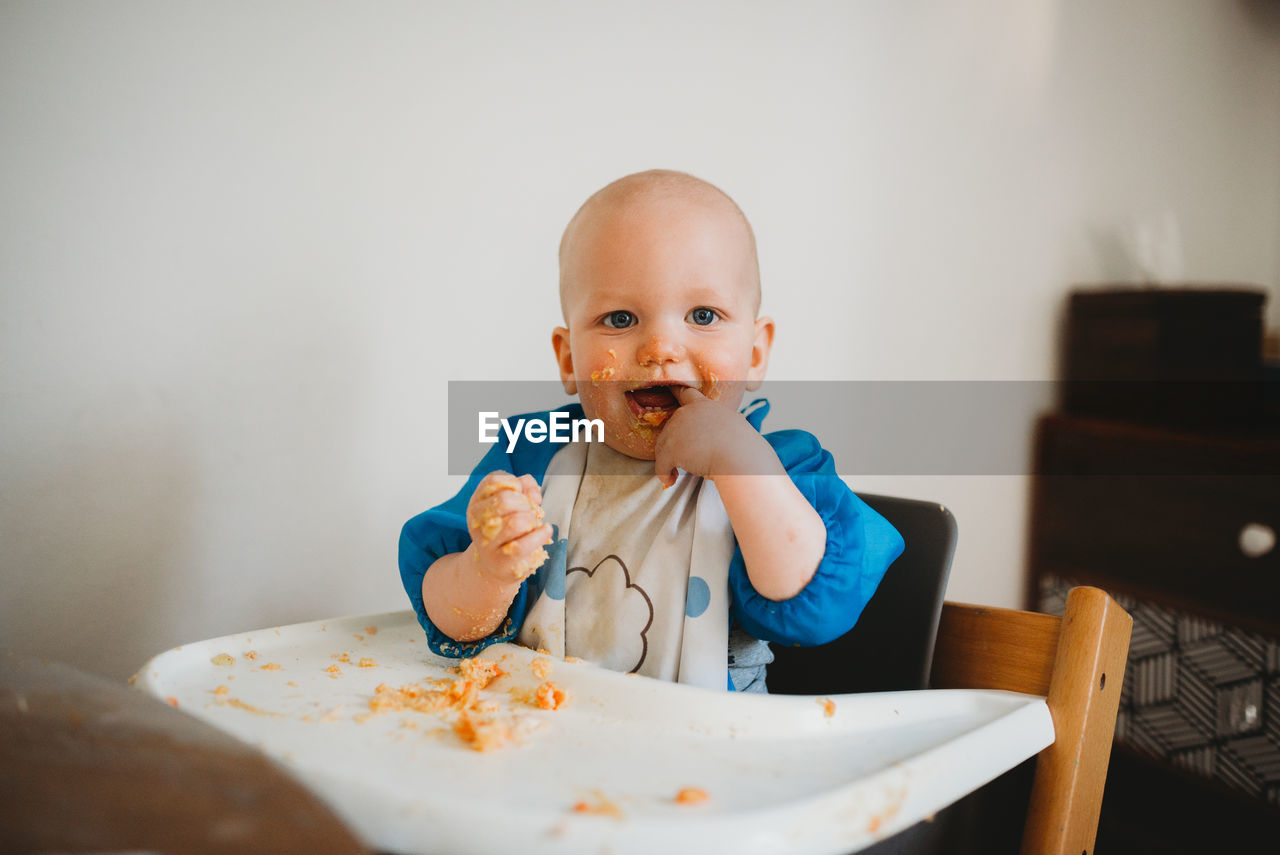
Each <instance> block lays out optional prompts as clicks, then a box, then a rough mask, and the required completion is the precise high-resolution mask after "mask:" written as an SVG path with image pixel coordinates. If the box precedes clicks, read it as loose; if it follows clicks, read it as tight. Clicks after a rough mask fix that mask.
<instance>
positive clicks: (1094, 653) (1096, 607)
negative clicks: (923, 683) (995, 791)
mask: <svg viewBox="0 0 1280 855" xmlns="http://www.w3.org/2000/svg"><path fill="white" fill-rule="evenodd" d="M1132 626H1133V620H1132V618H1130V617H1129V615H1128V613H1126V612H1125V611H1124V609H1122V608H1120V606H1119V604H1117V603H1116V601H1115V600H1113V599H1112V598H1111V597H1110V596H1108V595H1107V593H1106V592H1105V591H1102V590H1101V589H1099V588H1089V587H1079V588H1073V589H1072V590H1071V591H1070V592H1069V593H1068V595H1067V605H1066V610H1065V612H1064V613H1063V616H1062V617H1060V618H1059V617H1055V616H1053V615H1044V614H1038V613H1035V612H1024V611H1018V610H1015V609H999V608H988V607H985V606H973V605H964V604H960V603H950V602H948V603H946V604H944V605H943V608H942V617H941V619H940V621H939V624H938V639H937V644H936V646H935V649H934V658H933V671H932V677H931V682H932V685H933V686H934V688H939V689H1003V690H1008V691H1014V692H1027V693H1030V694H1036V695H1046V696H1047V697H1048V703H1049V711H1050V713H1051V714H1052V716H1053V726H1054V732H1055V739H1054V742H1053V744H1052V745H1050V746H1049V747H1048V748H1046V749H1044V750H1043V751H1041V752H1040V754H1039V755H1037V758H1036V771H1035V781H1034V783H1033V784H1032V788H1031V800H1030V804H1029V805H1028V808H1027V819H1026V825H1025V827H1024V829H1023V834H1022V853H1023V855H1076V853H1083V855H1090V853H1092V852H1093V845H1094V839H1095V838H1096V836H1097V833H1098V815H1099V813H1100V811H1101V808H1102V791H1103V785H1104V784H1105V783H1106V778H1107V764H1108V763H1109V761H1110V759H1111V740H1112V736H1113V735H1114V732H1115V723H1116V712H1117V710H1118V709H1119V706H1120V687H1121V686H1122V685H1123V684H1124V668H1125V662H1126V661H1127V659H1128V654H1129V632H1130V629H1131V628H1132Z"/></svg>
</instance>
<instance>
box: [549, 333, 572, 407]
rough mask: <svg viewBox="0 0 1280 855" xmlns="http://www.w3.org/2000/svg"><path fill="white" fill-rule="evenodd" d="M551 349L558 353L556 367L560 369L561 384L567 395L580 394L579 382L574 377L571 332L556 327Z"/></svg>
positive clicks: (552, 336) (552, 335)
mask: <svg viewBox="0 0 1280 855" xmlns="http://www.w3.org/2000/svg"><path fill="white" fill-rule="evenodd" d="M551 347H552V348H554V349H555V352H556V366H557V367H558V368H559V369H560V382H561V383H563V384H564V393H565V394H566V395H576V394H578V381H577V380H575V379H574V377H573V353H572V352H571V351H570V350H569V331H568V330H567V329H565V328H564V327H556V328H555V329H554V330H552V331H551Z"/></svg>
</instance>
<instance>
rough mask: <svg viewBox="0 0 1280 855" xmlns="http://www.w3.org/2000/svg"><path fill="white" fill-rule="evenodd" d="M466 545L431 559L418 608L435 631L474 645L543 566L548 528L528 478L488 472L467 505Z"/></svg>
mask: <svg viewBox="0 0 1280 855" xmlns="http://www.w3.org/2000/svg"><path fill="white" fill-rule="evenodd" d="M467 530H468V531H469V532H470V534H471V545H470V546H468V547H467V548H466V549H465V550H464V551H462V552H454V553H450V554H448V555H444V556H441V557H440V558H439V559H437V560H436V561H435V562H434V563H433V564H432V565H431V567H430V568H428V569H427V572H426V574H425V575H424V576H423V577H422V602H423V606H424V607H425V609H426V612H427V617H429V618H430V619H431V622H432V623H433V624H435V626H436V628H437V629H439V630H440V631H441V632H443V633H444V634H445V635H447V636H449V637H450V638H452V639H453V640H454V641H475V640H476V639H480V638H484V637H485V636H487V635H489V634H490V633H492V632H493V631H494V630H495V629H497V628H498V626H499V625H500V624H501V623H502V620H503V618H505V617H506V614H507V610H508V609H509V608H510V607H511V602H512V600H513V599H514V598H515V596H516V593H517V592H518V591H519V590H520V585H521V583H523V581H524V580H525V578H526V577H527V576H529V575H530V574H531V573H533V572H534V571H535V570H537V569H538V567H539V566H541V564H542V562H543V561H545V560H546V557H547V553H546V551H545V550H544V549H543V548H542V547H543V546H545V545H546V544H548V543H550V542H551V527H550V526H548V525H543V524H542V490H541V488H539V486H538V483H537V482H536V481H534V479H533V478H532V477H530V476H528V475H524V476H521V477H520V478H517V477H516V476H514V475H512V474H511V473H509V472H490V473H489V474H488V475H486V476H485V478H484V480H482V481H481V482H480V484H479V485H478V486H477V487H476V491H475V493H474V494H472V496H471V501H470V503H469V504H468V505H467Z"/></svg>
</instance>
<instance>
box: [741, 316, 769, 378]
mask: <svg viewBox="0 0 1280 855" xmlns="http://www.w3.org/2000/svg"><path fill="white" fill-rule="evenodd" d="M772 349H773V318H760V319H758V320H757V321H756V337H755V341H753V342H752V343H751V365H750V366H749V367H748V368H747V391H750V392H754V391H755V390H756V389H759V388H760V384H761V383H763V382H764V375H765V372H766V371H767V370H768V368H769V351H770V350H772Z"/></svg>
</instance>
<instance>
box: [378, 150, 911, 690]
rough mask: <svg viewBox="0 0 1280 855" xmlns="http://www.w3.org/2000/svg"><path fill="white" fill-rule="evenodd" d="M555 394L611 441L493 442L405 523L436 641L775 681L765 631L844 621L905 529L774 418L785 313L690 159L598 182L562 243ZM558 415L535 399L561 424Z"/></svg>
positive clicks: (814, 631)
mask: <svg viewBox="0 0 1280 855" xmlns="http://www.w3.org/2000/svg"><path fill="white" fill-rule="evenodd" d="M560 303H561V308H562V310H563V313H564V320H565V324H566V326H564V327H559V328H557V329H556V330H555V331H554V332H553V333H552V337H551V339H552V345H553V347H554V349H555V356H556V362H557V365H558V367H559V370H560V379H561V382H562V383H563V384H564V389H565V392H566V393H568V394H570V395H574V394H577V395H578V396H579V397H580V399H581V405H580V406H577V405H570V406H568V407H563V408H561V409H560V410H559V412H565V413H568V414H569V415H570V416H571V417H572V418H582V417H584V416H585V417H586V418H588V419H599V420H600V421H601V422H603V424H604V437H603V439H604V441H603V443H601V442H576V443H572V444H567V445H558V446H557V445H552V444H550V443H536V444H535V443H531V442H527V441H525V442H520V443H517V444H516V446H515V447H514V448H513V449H511V450H510V451H509V452H508V451H507V446H506V445H505V444H504V443H499V444H497V445H495V446H494V447H493V449H492V450H491V451H490V452H489V453H488V454H487V455H485V457H484V459H483V460H482V461H481V462H480V464H479V466H478V467H477V468H476V469H475V471H474V472H473V473H472V476H471V478H470V479H469V480H468V482H467V484H466V486H465V487H463V489H462V491H461V492H459V493H458V495H456V496H455V497H454V498H453V499H451V500H449V501H448V502H445V503H444V504H442V505H440V506H438V507H436V508H433V509H431V510H429V511H426V512H425V513H422V514H419V515H418V516H416V517H414V518H413V519H411V520H410V521H409V522H408V523H407V524H406V525H405V527H404V530H403V532H402V534H401V539H400V568H401V576H402V578H403V581H404V584H405V587H406V590H407V591H408V593H409V596H410V599H411V600H412V601H413V604H414V607H415V608H416V610H417V612H418V616H419V620H420V622H421V623H422V625H423V627H424V629H425V630H426V632H427V636H428V641H429V643H430V646H431V648H432V650H434V651H435V652H437V653H440V654H443V655H447V656H471V655H474V654H475V653H476V652H478V651H479V650H481V649H483V648H484V647H485V646H487V645H488V644H492V643H494V642H498V641H511V640H518V641H519V642H520V643H523V644H526V645H528V646H530V647H535V648H543V649H546V650H548V651H549V652H551V653H552V654H554V655H558V656H577V657H580V658H582V659H585V660H588V661H592V662H596V663H599V664H601V665H604V666H606V667H609V668H613V669H615V670H619V671H625V672H635V673H640V674H645V675H648V676H652V677H656V678H659V679H666V680H678V681H679V682H683V683H691V684H695V685H702V686H707V687H714V688H724V687H726V685H727V686H728V688H730V689H736V690H739V691H765V682H764V666H765V665H767V664H768V662H769V661H771V659H772V656H771V654H770V653H769V650H768V646H767V644H766V643H765V642H766V641H773V642H776V643H781V644H788V645H814V644H823V643H826V642H828V641H831V640H833V639H835V638H837V637H839V636H840V635H842V634H844V633H845V632H847V631H848V630H849V629H850V628H851V627H852V626H853V624H854V623H855V622H856V621H857V619H858V616H859V615H860V614H861V612H862V609H863V607H864V606H865V605H866V603H867V601H868V600H869V599H870V598H871V595H872V594H873V593H874V592H875V589H876V586H877V585H878V584H879V582H880V579H881V577H882V576H883V574H884V571H885V569H886V568H887V567H888V566H889V564H890V563H892V561H893V560H894V559H895V558H897V556H898V555H899V554H900V553H901V552H902V548H903V543H902V538H901V537H900V536H899V535H898V533H897V531H895V530H894V529H893V527H892V526H890V525H889V524H888V523H887V522H886V521H885V520H884V519H883V518H882V517H880V516H879V515H877V514H876V513H875V512H874V511H872V510H871V509H870V508H869V507H867V505H865V504H864V503H863V502H862V501H861V500H860V499H858V498H857V497H856V496H855V495H854V494H853V493H852V491H850V490H849V489H848V487H847V486H845V484H844V482H843V481H841V480H840V479H839V477H838V476H837V475H836V473H835V467H834V464H833V462H832V460H831V455H830V454H828V453H827V452H826V451H824V450H823V449H822V448H821V446H820V445H819V444H818V442H817V440H816V439H815V438H814V437H813V436H811V435H810V434H808V433H805V432H803V431H779V432H776V433H771V434H763V435H762V434H761V433H760V426H761V423H762V421H763V419H764V417H765V414H766V413H767V411H768V404H767V403H765V402H763V401H757V402H754V403H753V404H752V406H751V407H748V408H747V409H746V410H745V411H740V410H739V408H740V406H741V403H742V399H743V395H744V393H745V392H746V391H747V390H754V389H756V388H758V387H759V386H760V384H761V382H762V381H763V380H764V376H765V369H766V367H767V365H768V360H769V351H770V348H771V346H772V344H773V335H774V323H773V321H772V320H770V319H769V318H761V317H757V314H758V311H759V306H760V274H759V267H758V262H757V259H756V248H755V238H754V235H753V233H752V230H751V226H750V224H749V223H748V222H747V219H746V217H745V216H744V215H743V213H742V211H741V210H740V209H739V208H738V206H737V205H736V204H735V203H734V202H733V200H732V199H730V198H729V197H728V196H727V195H725V194H724V193H723V192H722V191H720V190H719V189H717V188H716V187H713V186H712V185H710V184H708V183H706V182H704V181H701V180H699V179H697V178H694V177H693V176H690V175H686V174H684V173H680V172H669V171H660V170H655V171H650V172H643V173H638V174H635V175H629V176H627V177H625V178H621V179H619V180H618V181H615V182H613V183H612V184H610V185H608V186H607V187H605V188H604V189H602V190H600V191H599V192H597V193H596V194H595V195H593V196H592V197H591V198H590V199H588V200H587V201H586V203H585V204H584V205H583V206H582V208H581V209H579V211H578V212H577V214H576V215H575V216H574V217H573V219H572V220H571V221H570V223H569V225H568V228H567V229H566V230H565V233H564V237H563V239H562V241H561V244H560ZM548 416H549V413H540V414H534V415H533V416H532V417H533V418H540V419H542V420H544V421H545V420H546V419H547V417H548Z"/></svg>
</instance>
